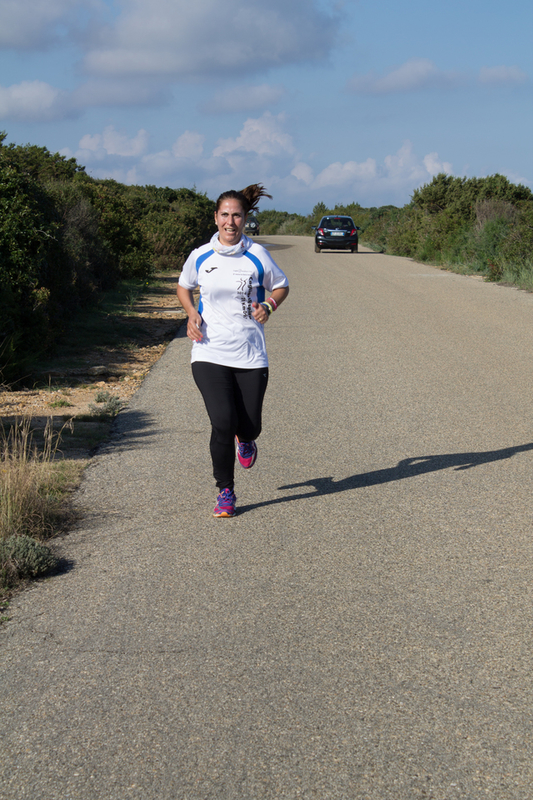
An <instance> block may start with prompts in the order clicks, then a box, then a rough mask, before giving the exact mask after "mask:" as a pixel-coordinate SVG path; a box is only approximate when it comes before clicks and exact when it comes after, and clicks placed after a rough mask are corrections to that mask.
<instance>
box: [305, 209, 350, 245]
mask: <svg viewBox="0 0 533 800" xmlns="http://www.w3.org/2000/svg"><path fill="white" fill-rule="evenodd" d="M313 228H314V230H315V253H320V251H321V250H350V251H351V252H352V253H357V250H358V249H359V236H358V234H357V231H358V230H359V228H358V227H357V225H355V224H354V221H353V219H352V218H351V217H340V216H338V215H336V214H331V215H330V216H327V217H322V219H321V220H320V222H319V224H318V225H317V226H316V228H315V226H313Z"/></svg>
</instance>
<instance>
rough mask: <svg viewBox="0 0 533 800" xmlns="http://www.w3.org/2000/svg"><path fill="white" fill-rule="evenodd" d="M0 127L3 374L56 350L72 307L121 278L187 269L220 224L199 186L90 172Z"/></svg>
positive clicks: (22, 370) (11, 375)
mask: <svg viewBox="0 0 533 800" xmlns="http://www.w3.org/2000/svg"><path fill="white" fill-rule="evenodd" d="M5 138H6V134H5V133H0V383H2V382H4V383H9V384H12V383H13V382H15V381H18V380H20V379H21V377H23V376H25V375H27V374H28V373H29V372H31V370H32V367H33V365H34V364H35V363H36V361H37V360H39V359H41V358H42V357H43V356H44V355H46V354H47V353H49V352H51V351H52V350H53V348H54V346H55V344H56V343H57V342H58V341H59V340H60V338H61V336H62V335H63V334H64V332H65V329H66V327H67V325H68V323H69V321H70V320H71V319H72V316H73V315H74V314H77V313H79V312H80V311H81V310H82V309H85V308H87V307H89V306H91V304H94V303H95V302H97V301H98V300H99V298H100V297H101V295H102V292H105V291H108V290H110V289H113V288H115V287H116V286H117V285H118V284H119V282H120V281H123V280H132V281H139V280H141V281H142V280H145V279H149V278H151V277H152V276H153V275H154V274H155V273H158V272H161V271H163V270H168V269H174V270H175V269H179V268H180V267H181V265H182V264H183V261H184V259H185V258H186V255H187V254H188V253H189V252H190V250H191V249H192V248H193V247H196V246H197V245H199V244H200V243H202V242H204V241H205V240H206V239H207V238H208V237H209V236H210V235H211V234H212V231H213V211H214V203H213V202H212V201H211V200H209V199H208V198H207V197H206V196H205V195H202V194H198V193H197V192H195V191H193V190H191V189H170V188H159V187H156V186H125V185H123V184H120V183H117V182H116V181H113V180H95V179H93V178H91V177H89V176H88V175H87V174H86V172H85V168H84V167H83V166H80V165H79V164H78V163H77V162H76V160H75V159H73V158H71V159H66V158H64V157H63V156H61V155H59V154H58V153H55V154H53V153H50V152H49V151H48V150H47V149H46V148H45V147H36V146H34V145H24V146H19V145H13V144H10V145H6V144H5Z"/></svg>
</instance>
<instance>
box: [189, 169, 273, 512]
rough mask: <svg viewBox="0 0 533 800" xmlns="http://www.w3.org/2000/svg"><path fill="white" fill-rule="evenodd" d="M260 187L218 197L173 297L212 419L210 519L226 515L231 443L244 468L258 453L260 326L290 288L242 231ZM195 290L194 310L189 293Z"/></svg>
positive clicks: (264, 378)
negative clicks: (208, 233) (205, 239)
mask: <svg viewBox="0 0 533 800" xmlns="http://www.w3.org/2000/svg"><path fill="white" fill-rule="evenodd" d="M261 197H270V195H268V194H267V193H266V191H265V189H264V187H263V186H262V185H261V184H252V185H251V186H247V187H246V189H243V190H242V191H240V192H237V191H234V190H231V191H229V192H224V193H223V194H221V195H220V197H219V198H218V200H217V203H216V211H215V223H216V226H217V228H218V233H215V234H214V235H213V237H212V238H211V241H210V242H209V244H205V245H203V246H202V247H199V248H198V249H196V250H193V252H192V253H191V254H190V256H189V258H188V259H187V261H186V262H185V264H184V266H183V271H182V273H181V276H180V279H179V284H178V299H179V301H180V303H181V304H182V306H183V308H184V309H185V311H186V313H187V315H188V317H189V319H188V321H187V336H188V337H189V339H191V340H192V342H193V346H192V356H191V361H192V374H193V377H194V380H195V382H196V385H197V386H198V388H199V390H200V392H201V393H202V396H203V399H204V403H205V407H206V409H207V413H208V414H209V419H210V420H211V442H210V449H211V458H212V461H213V475H214V477H215V481H216V485H217V487H218V490H219V495H218V497H217V502H216V505H215V509H214V511H213V516H215V517H233V516H234V515H235V513H236V510H235V504H236V497H235V491H234V472H235V447H237V458H238V460H239V463H240V464H241V466H242V467H244V469H250V468H251V467H253V465H254V464H255V460H256V458H257V445H256V443H255V440H256V439H257V437H258V436H259V434H260V432H261V414H262V409H263V398H264V396H265V391H266V388H267V383H268V358H267V352H266V346H265V332H264V329H263V326H264V325H265V323H266V322H267V321H268V319H269V317H270V315H271V314H272V313H273V312H274V311H275V310H276V309H277V308H278V306H279V305H280V304H281V303H282V302H283V301H284V300H285V298H286V297H287V295H288V293H289V282H288V280H287V277H286V276H285V275H284V273H283V272H282V271H281V269H280V268H279V267H278V266H277V264H276V263H275V262H274V261H273V259H272V257H271V256H270V254H269V253H268V251H267V250H265V248H264V247H261V245H259V244H257V243H255V242H253V241H252V240H251V239H249V238H248V237H247V236H245V235H244V233H243V231H244V225H245V222H246V218H247V216H248V214H249V213H250V212H251V211H257V206H258V203H259V199H260V198H261ZM196 287H199V288H200V302H199V304H198V310H197V309H196V308H195V305H194V298H193V290H194V289H196Z"/></svg>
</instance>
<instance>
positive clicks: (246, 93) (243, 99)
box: [202, 83, 285, 114]
mask: <svg viewBox="0 0 533 800" xmlns="http://www.w3.org/2000/svg"><path fill="white" fill-rule="evenodd" d="M284 94H285V89H284V88H283V86H271V85H269V84H268V83H263V84H261V85H260V86H247V85H241V86H234V87H233V88H231V89H229V90H227V91H224V93H222V94H216V95H214V96H213V97H212V98H211V100H209V101H208V102H207V103H205V104H204V105H203V106H202V111H205V112H210V113H212V114H227V113H228V112H233V111H238V112H240V113H241V114H242V113H247V112H250V111H258V110H261V109H263V108H266V107H267V106H272V105H275V104H276V103H278V102H279V101H280V100H281V99H282V97H283V96H284Z"/></svg>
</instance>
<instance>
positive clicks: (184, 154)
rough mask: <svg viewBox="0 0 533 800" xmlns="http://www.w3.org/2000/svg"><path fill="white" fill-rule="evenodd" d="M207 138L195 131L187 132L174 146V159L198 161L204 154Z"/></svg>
mask: <svg viewBox="0 0 533 800" xmlns="http://www.w3.org/2000/svg"><path fill="white" fill-rule="evenodd" d="M204 141H205V136H202V134H200V133H195V132H194V131H185V133H182V135H181V136H180V137H179V138H178V139H176V141H175V142H174V144H173V146H172V155H173V156H174V158H190V159H192V160H193V161H198V159H199V158H201V156H202V154H203V152H204Z"/></svg>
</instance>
